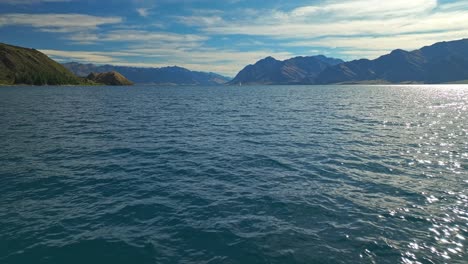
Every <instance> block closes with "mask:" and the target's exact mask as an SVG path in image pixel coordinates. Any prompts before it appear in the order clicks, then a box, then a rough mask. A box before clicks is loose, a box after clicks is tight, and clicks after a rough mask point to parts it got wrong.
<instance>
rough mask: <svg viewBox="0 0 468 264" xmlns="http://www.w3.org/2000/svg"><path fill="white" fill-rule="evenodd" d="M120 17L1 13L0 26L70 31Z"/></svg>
mask: <svg viewBox="0 0 468 264" xmlns="http://www.w3.org/2000/svg"><path fill="white" fill-rule="evenodd" d="M122 21H123V19H122V18H120V17H98V16H91V15H83V14H2V15H1V16H0V27H1V26H9V25H20V26H30V27H34V28H37V29H39V30H41V31H46V32H58V33H70V32H79V31H89V30H94V29H96V28H97V27H98V26H101V25H106V24H118V23H121V22H122Z"/></svg>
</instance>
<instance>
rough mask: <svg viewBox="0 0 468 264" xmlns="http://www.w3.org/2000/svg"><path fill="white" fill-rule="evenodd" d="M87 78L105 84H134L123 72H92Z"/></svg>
mask: <svg viewBox="0 0 468 264" xmlns="http://www.w3.org/2000/svg"><path fill="white" fill-rule="evenodd" d="M86 79H88V80H90V81H92V82H95V83H98V84H105V85H121V86H122V85H133V83H132V82H131V81H129V80H128V79H127V78H125V77H124V76H123V75H122V74H120V73H118V72H115V71H112V72H104V73H90V74H89V75H88V77H86Z"/></svg>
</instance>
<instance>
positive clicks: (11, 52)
mask: <svg viewBox="0 0 468 264" xmlns="http://www.w3.org/2000/svg"><path fill="white" fill-rule="evenodd" d="M13 84H28V85H77V84H86V83H85V82H84V81H83V80H82V79H80V78H78V77H76V76H75V75H73V73H71V72H70V71H69V70H67V69H66V68H65V67H63V66H62V65H61V64H59V63H57V62H55V61H54V60H52V59H50V58H49V57H47V56H46V55H45V54H43V53H41V52H39V51H37V50H35V49H27V48H22V47H16V46H12V45H7V44H3V43H0V85H13Z"/></svg>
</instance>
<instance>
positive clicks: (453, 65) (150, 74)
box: [0, 39, 468, 85]
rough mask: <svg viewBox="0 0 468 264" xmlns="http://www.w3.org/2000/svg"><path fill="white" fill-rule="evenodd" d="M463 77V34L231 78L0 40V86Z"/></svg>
mask: <svg viewBox="0 0 468 264" xmlns="http://www.w3.org/2000/svg"><path fill="white" fill-rule="evenodd" d="M100 73H106V74H100ZM86 76H87V77H88V78H85V77H86ZM124 76H125V77H127V78H128V80H127V79H126V78H125V77H124ZM467 80H468V39H462V40H455V41H448V42H439V43H436V44H434V45H431V46H426V47H423V48H421V49H418V50H414V51H405V50H401V49H397V50H394V51H392V52H391V53H389V54H386V55H383V56H381V57H379V58H377V59H374V60H368V59H360V60H354V61H349V62H344V61H343V60H340V59H335V58H328V57H325V56H322V55H319V56H310V57H295V58H291V59H287V60H284V61H280V60H276V59H274V58H273V57H267V58H265V59H262V60H260V61H258V62H256V63H255V64H253V65H248V66H246V67H245V68H244V69H242V70H241V71H240V72H239V73H238V74H237V75H236V77H235V78H234V79H232V80H229V78H227V77H224V76H221V75H219V74H216V73H207V72H198V71H190V70H188V69H185V68H181V67H177V66H173V67H163V68H138V67H126V66H112V65H94V64H81V63H77V62H71V63H65V64H63V65H61V64H59V63H57V62H56V61H54V60H52V59H50V58H49V57H47V56H46V55H45V54H43V53H41V52H39V51H37V50H35V49H29V48H22V47H17V46H12V45H8V44H2V43H0V85H14V84H34V85H98V84H109V85H110V84H120V85H128V84H130V83H131V82H133V83H138V84H158V85H221V84H228V85H240V84H242V85H254V84H267V85H275V84H281V85H291V84H306V85H309V84H358V83H364V84H373V83H396V84H398V83H429V84H431V83H465V82H467Z"/></svg>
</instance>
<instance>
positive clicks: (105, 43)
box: [0, 0, 468, 76]
mask: <svg viewBox="0 0 468 264" xmlns="http://www.w3.org/2000/svg"><path fill="white" fill-rule="evenodd" d="M462 38H468V1H466V0H438V1H437V0H392V1H383V0H344V1H343V0H341V1H338V0H308V1H305V0H298V1H279V0H270V1H267V0H263V1H257V0H225V1H222V0H218V1H214V0H158V1H150V0H127V1H125V0H106V1H104V0H0V42H5V43H10V44H14V45H20V46H25V47H31V48H36V49H38V50H41V51H43V52H44V53H46V54H48V55H49V56H51V57H53V58H54V59H57V60H59V61H79V62H90V63H97V64H114V65H130V66H143V67H145V66H146V67H162V66H172V65H178V66H182V67H186V68H189V69H191V70H200V71H212V72H217V73H221V74H224V75H228V76H234V75H235V74H236V73H237V72H238V71H239V70H241V69H242V68H243V67H244V66H245V65H247V64H251V63H254V62H255V61H257V60H259V59H261V58H264V57H266V56H269V55H271V56H273V57H275V58H277V59H286V58H289V57H293V56H310V55H318V54H323V55H326V56H331V57H337V58H342V59H344V60H351V59H357V58H375V57H377V56H378V55H381V54H384V53H387V52H389V51H391V50H393V49H396V48H403V49H407V50H412V49H416V48H419V47H422V46H425V45H430V44H432V43H435V42H438V41H444V40H455V39H462Z"/></svg>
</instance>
